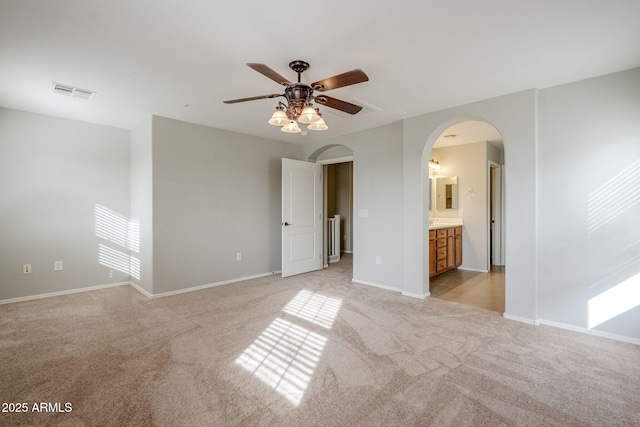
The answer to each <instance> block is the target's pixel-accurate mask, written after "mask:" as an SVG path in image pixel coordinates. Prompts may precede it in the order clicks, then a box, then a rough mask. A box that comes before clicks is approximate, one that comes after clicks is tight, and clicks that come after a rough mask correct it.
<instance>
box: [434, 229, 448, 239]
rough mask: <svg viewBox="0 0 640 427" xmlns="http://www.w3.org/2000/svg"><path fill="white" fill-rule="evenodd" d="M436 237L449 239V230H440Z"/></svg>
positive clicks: (437, 231)
mask: <svg viewBox="0 0 640 427" xmlns="http://www.w3.org/2000/svg"><path fill="white" fill-rule="evenodd" d="M436 237H437V238H438V239H439V238H441V237H447V229H446V228H440V229H438V230H436Z"/></svg>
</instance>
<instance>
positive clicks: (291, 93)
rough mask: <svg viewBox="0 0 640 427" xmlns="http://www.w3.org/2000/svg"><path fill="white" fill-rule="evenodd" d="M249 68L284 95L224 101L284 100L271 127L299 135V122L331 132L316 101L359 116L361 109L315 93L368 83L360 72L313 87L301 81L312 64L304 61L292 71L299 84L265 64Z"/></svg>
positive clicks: (276, 94)
mask: <svg viewBox="0 0 640 427" xmlns="http://www.w3.org/2000/svg"><path fill="white" fill-rule="evenodd" d="M247 66H249V68H252V69H254V70H255V71H257V72H259V73H260V74H262V75H264V76H266V77H268V78H270V79H271V80H273V81H274V82H276V83H279V84H281V85H283V86H284V87H285V89H284V93H283V94H278V93H274V94H271V95H262V96H252V97H250V98H240V99H231V100H228V101H224V103H225V104H235V103H238V102H246V101H255V100H257V99H265V98H278V97H281V96H282V97H284V98H286V100H287V103H286V104H285V103H283V102H278V106H277V107H276V111H275V112H274V113H273V115H272V116H271V119H269V124H271V125H274V126H281V127H282V129H281V130H282V131H283V132H286V133H298V132H300V127H299V126H298V123H297V122H299V123H304V124H307V125H308V126H307V129H309V130H326V129H328V127H327V125H326V123H325V122H324V119H323V118H322V115H321V114H320V111H319V108H315V107H314V106H313V101H315V102H316V103H317V104H320V105H323V106H326V107H331V108H335V109H336V110H340V111H344V112H346V113H349V114H356V113H358V112H359V111H360V110H362V107H361V106H359V105H356V104H352V103H350V102H346V101H342V100H340V99H336V98H332V97H330V96H327V95H314V92H315V91H318V92H325V91H327V90H332V89H338V88H341V87H345V86H350V85H354V84H357V83H363V82H366V81H369V77H367V75H366V74H365V73H364V71H362V70H360V69H355V70H351V71H347V72H346V73H342V74H338V75H336V76H333V77H329V78H326V79H323V80H318V81H317V82H313V83H311V84H310V85H308V84H306V83H302V82H301V81H300V75H301V74H302V73H303V72H305V71H307V70H308V69H309V63H308V62H305V61H300V60H296V61H292V62H291V63H290V64H289V68H291V69H292V70H293V71H295V72H296V73H298V82H297V83H292V82H290V81H289V80H287V78H285V77H283V76H281V75H280V74H278V73H277V72H276V71H274V70H272V69H271V68H269V67H268V66H266V65H264V64H254V63H248V64H247Z"/></svg>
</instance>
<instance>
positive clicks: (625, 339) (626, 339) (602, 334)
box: [538, 320, 640, 345]
mask: <svg viewBox="0 0 640 427" xmlns="http://www.w3.org/2000/svg"><path fill="white" fill-rule="evenodd" d="M538 324H540V325H546V326H552V327H554V328H560V329H566V330H569V331H574V332H581V333H583V334H587V335H593V336H596V337H600V338H609V339H612V340H615V341H623V342H628V343H631V344H635V345H640V339H637V338H630V337H625V336H623V335H617V334H611V333H609V332H602V331H597V330H595V329H588V328H584V327H582V326H573V325H567V324H565V323H558V322H552V321H551V320H539V321H538Z"/></svg>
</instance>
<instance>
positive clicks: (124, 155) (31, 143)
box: [0, 108, 129, 300]
mask: <svg viewBox="0 0 640 427" xmlns="http://www.w3.org/2000/svg"><path fill="white" fill-rule="evenodd" d="M97 209H99V210H97ZM97 212H100V214H99V215H100V216H101V217H102V218H103V219H102V221H103V222H104V223H103V226H104V228H105V229H104V230H103V231H104V233H97V232H96V231H97V230H96V223H97V222H96V219H97V218H96V213H97ZM128 215H129V131H127V130H124V129H117V128H113V127H107V126H99V125H94V124H89V123H83V122H77V121H73V120H66V119H59V118H55V117H49V116H43V115H39V114H33V113H26V112H21V111H15V110H9V109H4V108H0V300H4V299H12V298H19V297H25V296H30V295H38V294H45V293H50V292H62V291H69V290H73V289H78V288H84V287H90V286H97V285H105V284H110V283H117V282H122V281H127V280H129V274H128V272H123V271H119V270H118V268H113V267H109V266H108V265H104V264H112V265H113V264H115V262H113V261H114V257H119V256H120V255H119V254H122V257H124V258H125V259H126V258H127V257H128V249H127V248H126V245H125V246H123V245H122V244H121V243H122V241H121V239H120V236H118V234H120V233H121V232H122V231H123V230H122V227H121V226H122V224H123V222H122V220H125V219H126V218H127V217H128ZM97 234H102V235H103V236H107V237H99V236H98V235H97ZM101 254H102V261H101ZM54 261H63V270H62V271H58V272H54V271H53V262H54ZM101 262H102V264H101ZM23 264H31V265H32V269H33V272H32V273H31V274H29V275H23V274H22V265H23ZM118 264H119V263H118Z"/></svg>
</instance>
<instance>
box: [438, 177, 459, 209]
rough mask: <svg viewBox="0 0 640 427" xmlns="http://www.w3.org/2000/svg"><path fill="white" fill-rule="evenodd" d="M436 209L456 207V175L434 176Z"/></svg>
mask: <svg viewBox="0 0 640 427" xmlns="http://www.w3.org/2000/svg"><path fill="white" fill-rule="evenodd" d="M436 209H437V210H439V211H444V210H447V209H458V177H457V176H446V177H442V178H436Z"/></svg>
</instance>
